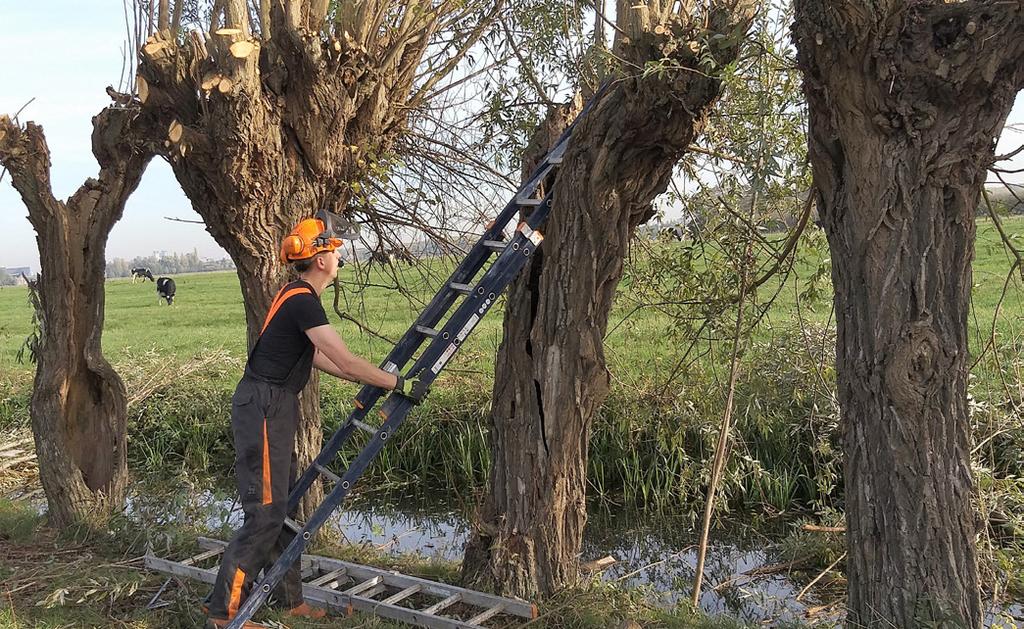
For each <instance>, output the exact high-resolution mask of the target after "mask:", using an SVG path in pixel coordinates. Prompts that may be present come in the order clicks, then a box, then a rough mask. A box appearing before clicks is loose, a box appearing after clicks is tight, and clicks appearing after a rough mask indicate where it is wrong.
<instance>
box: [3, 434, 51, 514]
mask: <svg viewBox="0 0 1024 629" xmlns="http://www.w3.org/2000/svg"><path fill="white" fill-rule="evenodd" d="M42 493H43V489H42V487H41V486H40V485H39V468H38V466H37V465H36V446H35V443H33V441H32V433H31V432H30V431H29V430H28V429H27V428H26V429H23V430H16V431H14V432H12V433H10V434H8V435H6V436H5V438H4V441H3V443H0V495H2V496H3V497H4V498H5V499H6V500H18V499H30V498H36V497H40V496H42Z"/></svg>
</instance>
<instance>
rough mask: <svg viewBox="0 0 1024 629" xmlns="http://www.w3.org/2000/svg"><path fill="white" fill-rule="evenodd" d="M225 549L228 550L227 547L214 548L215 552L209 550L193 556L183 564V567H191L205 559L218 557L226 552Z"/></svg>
mask: <svg viewBox="0 0 1024 629" xmlns="http://www.w3.org/2000/svg"><path fill="white" fill-rule="evenodd" d="M225 548H227V546H224V547H223V548H214V549H213V550H207V551H205V552H201V553H199V554H198V555H193V556H191V557H189V558H188V559H186V560H185V561H183V562H181V565H183V566H191V565H192V564H194V563H196V562H198V561H203V560H204V559H209V558H210V557H216V556H217V555H219V554H221V553H222V552H224V549H225Z"/></svg>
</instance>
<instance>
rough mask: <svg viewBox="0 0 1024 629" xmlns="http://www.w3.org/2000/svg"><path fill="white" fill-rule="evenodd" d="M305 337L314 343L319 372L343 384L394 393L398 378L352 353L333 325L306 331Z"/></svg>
mask: <svg viewBox="0 0 1024 629" xmlns="http://www.w3.org/2000/svg"><path fill="white" fill-rule="evenodd" d="M306 336H308V337H309V340H311V341H313V345H314V346H316V349H317V350H318V351H317V352H316V354H314V355H313V364H314V365H315V366H316V367H317V369H320V370H321V371H325V372H327V373H329V374H331V375H333V376H337V377H339V378H342V379H344V380H349V381H351V382H358V383H361V384H369V385H372V386H375V387H381V388H382V389H394V388H395V385H396V384H397V383H398V377H397V376H395V374H391V373H388V372H386V371H384V370H383V369H380V368H378V367H377V366H376V365H373V364H372V363H370V362H369V361H368V360H366V359H365V358H361V357H359V356H356V355H355V354H353V353H352V352H351V351H349V349H348V346H346V345H345V341H343V340H341V337H340V336H338V333H337V332H335V331H334V328H332V327H331V326H330V325H319V326H316V327H315V328H310V329H308V330H306ZM325 367H326V368H325Z"/></svg>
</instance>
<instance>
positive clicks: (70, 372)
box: [0, 89, 155, 527]
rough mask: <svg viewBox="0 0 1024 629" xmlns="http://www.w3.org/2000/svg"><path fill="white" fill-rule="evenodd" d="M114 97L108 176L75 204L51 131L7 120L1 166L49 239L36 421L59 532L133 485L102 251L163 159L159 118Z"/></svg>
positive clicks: (108, 115) (42, 237) (109, 113)
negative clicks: (57, 169) (62, 183)
mask: <svg viewBox="0 0 1024 629" xmlns="http://www.w3.org/2000/svg"><path fill="white" fill-rule="evenodd" d="M108 91H110V90H109V89H108ZM112 96H114V97H115V99H116V100H117V101H119V102H120V104H118V103H115V104H114V105H112V106H110V107H107V108H106V109H104V110H103V111H101V112H100V113H99V114H98V115H96V116H95V117H94V118H93V121H92V123H93V132H92V152H93V155H94V156H95V157H96V161H97V162H99V165H100V172H99V175H98V176H97V177H96V178H95V179H93V178H90V179H87V180H86V181H85V183H84V184H82V186H81V187H80V188H79V189H78V190H77V191H76V192H75V193H74V194H73V195H72V196H71V197H70V198H69V199H68V200H67V201H61V200H59V199H57V198H55V197H54V196H53V189H52V186H51V185H50V151H49V148H48V147H47V144H46V137H45V136H44V134H43V129H42V127H40V126H38V125H36V124H34V123H31V122H30V123H28V124H27V125H25V126H24V127H22V126H20V125H18V124H16V123H15V122H13V121H11V120H10V119H9V118H8V117H7V116H0V164H3V166H4V168H6V169H7V171H9V172H10V174H11V183H12V184H13V185H14V188H15V189H16V190H17V191H18V193H19V194H20V195H21V198H22V200H23V201H24V202H25V206H26V207H27V208H28V217H29V221H30V222H31V223H32V227H33V228H34V229H35V231H36V240H37V241H38V243H39V264H40V266H41V271H40V274H39V281H38V285H37V291H38V295H39V306H40V309H41V311H40V312H38V313H37V315H38V317H39V320H40V334H39V345H38V347H37V349H36V352H35V359H36V375H35V382H34V384H33V388H32V399H31V402H30V414H31V417H32V433H33V435H34V436H35V446H36V455H37V457H38V461H39V476H40V480H41V481H42V484H43V489H44V490H45V492H46V499H47V505H48V514H49V519H50V523H51V525H53V526H56V527H65V526H69V525H72V524H75V523H81V522H86V523H89V522H99V521H102V519H103V518H104V516H105V515H106V514H108V513H109V512H111V511H116V510H119V509H120V508H121V507H122V506H123V504H124V498H125V492H126V489H127V481H128V465H127V441H128V439H127V435H128V431H127V424H128V417H127V415H128V404H127V396H126V393H125V388H124V383H123V382H122V381H121V378H120V377H119V376H118V375H117V373H116V372H115V371H114V369H113V367H111V366H110V363H108V362H107V360H106V358H104V356H103V353H102V351H101V349H100V337H101V334H102V330H103V307H104V286H103V281H104V267H105V260H104V252H105V251H106V245H107V237H108V236H109V235H110V230H111V229H112V228H113V226H114V223H116V222H117V220H118V219H119V218H121V213H122V212H123V211H124V205H125V202H126V201H127V200H128V197H129V195H131V193H132V192H133V191H134V190H135V188H136V187H137V186H138V185H139V181H140V180H141V179H142V174H143V172H145V170H146V166H147V165H148V164H149V162H150V160H151V159H152V157H153V155H154V151H155V147H154V146H153V145H152V143H149V142H148V141H147V140H146V138H147V137H148V136H149V135H150V134H151V133H152V127H151V125H153V124H154V120H153V119H152V118H150V117H148V116H145V115H142V114H141V113H140V111H139V109H138V107H136V106H134V105H132V104H131V102H130V101H131V98H130V97H128V96H126V95H121V94H116V93H113V92H112Z"/></svg>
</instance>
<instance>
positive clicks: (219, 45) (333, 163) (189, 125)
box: [138, 0, 461, 515]
mask: <svg viewBox="0 0 1024 629" xmlns="http://www.w3.org/2000/svg"><path fill="white" fill-rule="evenodd" d="M364 4H365V5H367V6H369V5H371V4H372V5H373V6H375V7H376V6H377V5H378V4H381V3H377V2H373V3H361V4H360V6H363V5H364ZM384 5H387V6H384ZM223 6H225V7H226V12H225V13H226V19H227V20H228V23H227V26H229V27H233V28H240V29H242V30H243V35H237V34H224V33H221V34H219V35H218V34H217V33H216V32H213V33H210V35H209V38H208V40H206V41H205V42H195V41H194V42H191V43H190V44H189V45H186V46H178V44H177V42H175V41H166V40H163V39H162V38H161V37H160V36H159V34H156V35H154V36H153V37H150V40H149V41H150V44H154V45H153V46H152V47H150V46H149V45H147V48H148V49H149V50H150V51H152V54H148V53H145V49H144V54H143V55H142V57H141V61H140V64H139V68H138V71H139V75H140V76H142V77H143V78H144V79H145V81H146V84H147V86H148V87H149V97H148V98H147V100H146V105H145V106H146V108H147V110H149V111H151V112H152V113H153V115H155V116H158V117H159V118H160V119H161V120H163V121H165V125H170V124H171V122H172V121H176V122H177V123H178V124H180V125H181V126H182V129H181V133H180V135H179V134H178V133H177V132H176V133H175V134H174V135H173V137H160V138H158V139H159V140H160V141H161V142H163V141H164V140H165V139H166V140H167V142H168V146H167V151H166V157H167V158H168V160H169V161H170V163H171V167H172V169H173V171H174V174H175V177H176V178H177V180H178V182H179V183H180V184H181V187H182V189H183V190H184V192H185V195H186V196H187V197H188V198H189V200H190V201H191V203H192V206H193V208H194V209H195V210H196V212H198V213H199V215H200V216H202V218H203V221H204V222H205V224H206V226H207V230H208V231H209V232H210V234H211V235H212V236H213V237H214V239H215V240H216V241H217V243H218V244H220V245H221V246H222V247H223V248H224V249H225V250H226V251H227V252H228V254H229V255H230V256H231V258H232V259H233V260H234V262H235V264H236V266H237V268H238V276H239V282H240V284H241V287H242V296H243V299H244V301H245V311H246V323H247V326H248V332H249V343H250V347H251V346H252V343H253V341H254V340H255V338H256V336H257V335H258V333H259V330H260V328H261V326H262V323H263V318H264V317H265V315H266V313H267V311H268V309H269V307H270V302H271V300H272V298H273V296H274V294H275V293H276V291H277V289H278V288H279V287H280V285H281V284H282V283H283V282H284V280H285V277H284V269H283V268H282V267H281V266H280V263H279V262H278V259H277V255H278V249H279V244H280V242H281V239H282V238H283V237H284V235H285V234H287V233H288V231H290V230H291V228H292V227H293V226H294V225H295V224H296V223H297V222H298V221H299V220H301V219H303V218H307V217H310V216H312V215H313V214H314V213H315V212H316V211H317V210H319V209H322V208H326V209H330V210H333V211H336V212H339V213H342V212H345V213H351V212H352V211H353V208H354V207H355V206H358V207H359V208H360V209H363V210H365V209H366V208H367V206H368V205H369V203H368V201H367V200H366V199H365V198H362V197H359V195H358V192H357V191H359V190H360V189H361V184H362V183H364V182H365V181H366V180H367V179H368V177H369V175H368V173H370V171H371V169H374V168H375V167H378V163H377V160H378V159H383V158H385V157H386V156H387V154H388V152H389V151H390V150H391V147H392V144H393V142H394V140H395V139H396V138H397V137H398V136H399V134H400V133H402V132H403V129H404V126H405V123H406V116H407V115H408V112H409V111H410V109H411V108H412V107H414V106H415V103H414V102H412V101H413V100H415V97H414V96H413V95H412V87H413V83H414V79H415V71H416V68H417V67H418V65H419V63H420V60H421V59H422V58H423V55H424V53H425V52H426V50H427V47H428V46H429V45H430V43H431V41H432V39H431V35H432V34H433V32H434V31H433V29H434V28H436V27H437V24H438V22H439V21H440V20H442V19H444V18H446V17H450V15H449V14H447V13H441V12H439V11H438V10H437V9H434V10H433V12H430V11H423V10H421V7H420V5H419V3H403V2H391V3H384V4H383V5H382V6H381V7H379V10H377V11H364V13H366V15H364V16H363V18H364V19H365V20H384V22H383V23H381V22H379V21H378V22H377V25H378V27H380V28H378V29H376V30H374V29H371V28H363V29H361V32H363V34H364V37H363V38H362V39H360V40H358V41H356V40H354V39H353V38H352V37H351V36H350V35H349V36H344V37H340V38H339V39H338V40H333V39H329V38H327V37H326V36H322V35H321V34H320V31H321V29H320V28H319V27H315V25H313V24H307V23H305V22H304V21H303V20H317V21H318V22H322V21H323V20H324V16H325V15H326V11H327V6H328V3H325V2H314V3H309V4H308V8H309V9H310V11H306V12H305V13H303V12H302V9H303V3H300V2H296V1H293V0H288V1H287V2H270V3H265V2H261V3H260V7H261V29H262V30H263V32H264V33H265V35H264V37H263V39H262V40H258V41H255V43H256V44H258V45H257V46H256V47H255V48H254V51H253V52H252V53H251V54H249V55H248V56H246V57H243V58H237V57H235V56H234V55H232V54H231V51H230V46H231V44H232V43H235V42H237V41H239V39H240V38H241V39H244V38H246V37H248V32H247V31H248V28H247V26H246V21H245V15H246V13H245V7H246V3H245V2H241V0H227V2H226V4H224V5H223ZM444 6H445V7H448V8H446V9H444V10H445V11H449V12H451V11H455V10H457V9H458V6H461V3H450V4H445V5H444ZM388 7H390V8H388ZM406 11H409V12H411V13H408V14H407V13H406ZM321 13H323V15H321ZM400 25H401V26H404V27H405V28H399V27H400ZM307 27H310V28H307ZM382 29H383V30H386V31H387V33H386V34H385V35H381V31H382ZM271 32H273V35H274V37H273V39H269V37H268V36H269V33H271ZM236 50H237V48H236ZM172 53H173V54H172ZM197 86H198V87H199V88H200V89H198V90H197ZM163 128H164V129H167V128H168V126H164V127H163ZM369 211H371V212H372V210H369ZM370 358H371V360H372V359H373V357H370ZM316 382H317V380H316V379H315V378H314V379H313V380H311V383H310V385H309V386H307V388H306V389H305V390H304V391H303V393H302V396H301V401H302V405H301V406H302V412H303V417H302V420H301V421H300V427H299V434H298V437H297V453H298V456H299V463H300V466H303V467H305V466H306V465H308V463H309V462H310V461H311V460H312V458H313V457H314V456H315V455H316V454H317V453H318V452H319V450H320V445H321V439H320V436H321V432H320V419H319V398H318V388H317V384H316ZM321 498H322V494H321V493H320V492H319V490H318V487H317V488H314V489H313V490H311V491H310V492H309V493H307V496H306V499H305V500H304V501H303V503H302V505H301V507H300V512H301V513H300V515H306V514H308V513H310V512H311V511H312V510H313V509H314V508H315V507H316V506H319V504H320V502H321V501H322V500H321Z"/></svg>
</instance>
